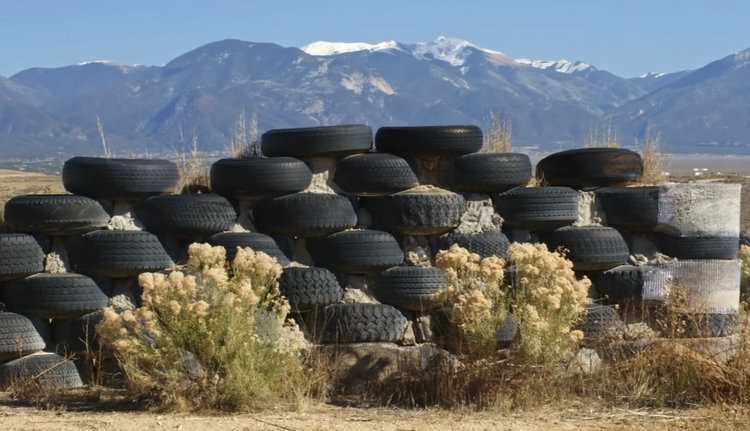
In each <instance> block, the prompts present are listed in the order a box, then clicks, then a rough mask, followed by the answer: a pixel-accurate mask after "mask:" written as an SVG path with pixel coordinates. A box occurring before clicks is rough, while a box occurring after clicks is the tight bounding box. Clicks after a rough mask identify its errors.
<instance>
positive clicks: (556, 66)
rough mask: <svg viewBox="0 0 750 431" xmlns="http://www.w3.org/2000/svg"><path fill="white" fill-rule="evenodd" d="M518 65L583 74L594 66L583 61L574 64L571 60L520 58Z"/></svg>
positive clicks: (517, 61)
mask: <svg viewBox="0 0 750 431" xmlns="http://www.w3.org/2000/svg"><path fill="white" fill-rule="evenodd" d="M516 63H519V64H523V65H526V66H531V67H533V68H535V69H544V70H554V71H557V72H560V73H576V72H583V71H584V70H588V69H591V68H593V67H594V66H592V65H590V64H588V63H584V62H582V61H576V62H572V61H569V60H565V59H563V60H557V61H555V60H531V59H528V58H519V59H518V60H516Z"/></svg>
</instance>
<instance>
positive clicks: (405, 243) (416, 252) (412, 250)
mask: <svg viewBox="0 0 750 431" xmlns="http://www.w3.org/2000/svg"><path fill="white" fill-rule="evenodd" d="M401 249H402V250H404V258H405V261H406V264H407V265H410V266H425V267H429V266H432V247H431V246H430V241H429V239H428V238H427V237H425V236H412V235H406V236H403V237H402V238H401Z"/></svg>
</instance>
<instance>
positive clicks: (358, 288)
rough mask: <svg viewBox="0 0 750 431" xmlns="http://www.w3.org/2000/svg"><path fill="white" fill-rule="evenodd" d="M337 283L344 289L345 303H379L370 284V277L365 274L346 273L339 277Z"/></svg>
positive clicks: (371, 282) (371, 283) (371, 281)
mask: <svg viewBox="0 0 750 431" xmlns="http://www.w3.org/2000/svg"><path fill="white" fill-rule="evenodd" d="M338 278H339V284H340V285H341V287H342V288H343V289H344V299H343V301H344V303H346V304H380V301H378V300H377V298H375V295H374V293H373V292H372V289H370V286H373V280H372V277H370V276H366V275H347V274H343V275H340V276H339V277H338Z"/></svg>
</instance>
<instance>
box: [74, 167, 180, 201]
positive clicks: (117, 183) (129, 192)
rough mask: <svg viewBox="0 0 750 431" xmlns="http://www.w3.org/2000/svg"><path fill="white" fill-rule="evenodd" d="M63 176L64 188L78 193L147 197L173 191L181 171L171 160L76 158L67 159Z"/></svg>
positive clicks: (96, 195)
mask: <svg viewBox="0 0 750 431" xmlns="http://www.w3.org/2000/svg"><path fill="white" fill-rule="evenodd" d="M62 177H63V185H64V186H65V190H67V191H69V192H70V193H73V194H76V195H82V196H88V197H90V198H94V199H107V198H108V199H115V198H145V197H148V196H154V195H160V194H164V193H170V192H172V191H173V190H174V188H175V186H176V185H177V180H178V179H179V172H178V171H177V165H176V164H174V163H173V162H170V161H169V160H157V159H104V158H98V157H73V158H72V159H69V160H68V161H67V162H65V166H63V172H62Z"/></svg>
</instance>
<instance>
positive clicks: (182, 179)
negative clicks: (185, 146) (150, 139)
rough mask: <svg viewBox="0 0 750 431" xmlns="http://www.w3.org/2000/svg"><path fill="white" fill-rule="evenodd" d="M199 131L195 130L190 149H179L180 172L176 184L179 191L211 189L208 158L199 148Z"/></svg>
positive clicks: (177, 156) (178, 162) (177, 157)
mask: <svg viewBox="0 0 750 431" xmlns="http://www.w3.org/2000/svg"><path fill="white" fill-rule="evenodd" d="M199 145H200V144H199V141H198V133H197V131H193V138H192V141H191V147H190V149H189V150H188V151H178V152H177V155H176V158H175V163H177V170H178V172H179V174H180V176H179V180H178V182H177V186H176V192H177V193H186V194H189V193H198V192H208V191H210V189H211V180H210V176H209V167H208V160H207V159H206V155H205V154H204V153H203V152H201V151H200V150H199V149H198V148H199Z"/></svg>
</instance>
